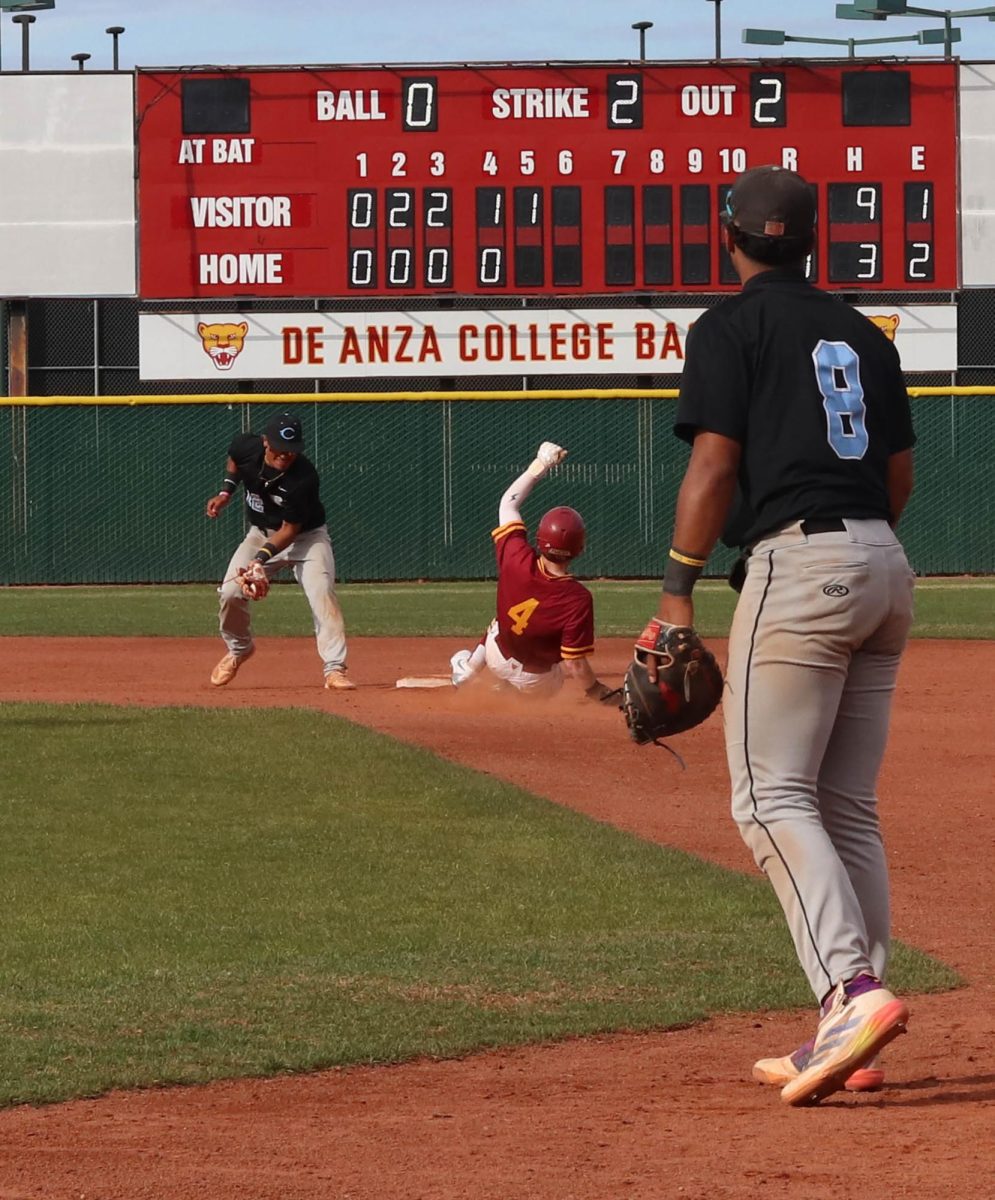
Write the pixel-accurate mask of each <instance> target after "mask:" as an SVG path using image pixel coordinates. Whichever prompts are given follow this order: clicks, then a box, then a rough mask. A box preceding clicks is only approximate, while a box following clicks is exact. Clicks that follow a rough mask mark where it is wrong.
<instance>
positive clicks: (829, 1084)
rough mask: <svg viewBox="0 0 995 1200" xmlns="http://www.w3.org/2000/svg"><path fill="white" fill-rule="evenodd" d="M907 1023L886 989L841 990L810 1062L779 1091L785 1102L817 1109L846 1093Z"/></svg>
mask: <svg viewBox="0 0 995 1200" xmlns="http://www.w3.org/2000/svg"><path fill="white" fill-rule="evenodd" d="M908 1020H909V1010H908V1006H907V1005H906V1004H905V1002H904V1001H903V1000H899V999H898V998H897V997H896V996H894V995H893V994H892V993H891V992H889V991H888V989H887V988H886V987H884V986H881V987H874V988H873V989H872V990H869V991H864V992H861V993H860V994H859V995H856V996H848V995H847V994H846V990H845V988H844V985H843V984H842V983H839V984H837V985H836V991H835V993H834V995H833V1000H832V1004H831V1005H830V1007H829V1011H828V1012H827V1013H826V1014H825V1016H824V1017H823V1018H822V1020H821V1021H820V1022H819V1028H818V1030H817V1031H816V1035H815V1045H814V1046H813V1048H812V1053H811V1055H810V1057H809V1059H808V1062H807V1063H806V1064H805V1066H804V1067H803V1068H802V1069H800V1070H799V1072H798V1075H797V1076H796V1077H795V1078H794V1079H792V1080H790V1081H789V1082H788V1083H786V1084H785V1085H784V1087H783V1088H782V1089H781V1099H782V1100H783V1101H784V1103H785V1104H791V1105H795V1106H800V1105H807V1104H818V1103H819V1101H820V1100H824V1099H825V1098H826V1096H831V1095H832V1094H833V1092H838V1091H840V1089H842V1088H845V1087H846V1085H847V1082H848V1081H849V1079H850V1077H851V1076H852V1075H853V1074H854V1073H855V1072H856V1071H858V1070H860V1069H862V1068H866V1067H867V1065H868V1063H870V1062H871V1060H872V1059H874V1058H875V1057H876V1056H877V1054H878V1051H879V1050H881V1048H882V1047H883V1046H887V1045H888V1043H889V1042H890V1041H892V1040H893V1039H894V1038H896V1037H898V1035H899V1034H900V1033H904V1032H905V1028H906V1025H907V1024H908ZM761 1061H763V1060H761Z"/></svg>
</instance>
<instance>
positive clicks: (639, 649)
mask: <svg viewBox="0 0 995 1200" xmlns="http://www.w3.org/2000/svg"><path fill="white" fill-rule="evenodd" d="M651 660H652V661H653V662H655V664H656V682H655V683H654V682H653V681H652V680H651V679H650V677H649V672H648V670H647V664H648V663H649V662H650V661H651ZM721 698H722V672H721V671H720V670H719V664H718V663H717V662H716V661H715V655H714V654H712V652H711V650H709V649H708V648H707V646H706V645H705V644H704V642H703V641H702V640H701V638H700V637H699V636H698V634H697V633H695V631H694V630H693V629H691V628H690V627H688V626H686V625H665V624H664V623H663V622H662V621H659V620H657V618H656V617H654V618H653V619H652V620H651V621H650V623H649V624H648V625H647V626H646V628H645V629H644V630H643V632H642V634H641V635H640V637H639V640H638V641H637V642H636V649H635V654H634V656H633V660H632V662H631V663H630V664H629V669H628V671H626V673H625V682H624V683H623V685H622V711H623V712H624V713H625V721H626V724H627V725H628V726H629V734H630V736H631V737H632V740H633V741H634V742H638V743H639V744H640V745H642V744H643V743H645V742H657V741H659V739H660V738H663V737H670V736H672V735H673V734H675V733H684V731H685V730H687V729H693V728H694V727H695V725H700V724H701V722H702V721H704V720H705V719H706V717H708V716H710V715H711V714H712V713H713V712H714V711H715V707H716V705H717V704H718V702H719V700H720V699H721Z"/></svg>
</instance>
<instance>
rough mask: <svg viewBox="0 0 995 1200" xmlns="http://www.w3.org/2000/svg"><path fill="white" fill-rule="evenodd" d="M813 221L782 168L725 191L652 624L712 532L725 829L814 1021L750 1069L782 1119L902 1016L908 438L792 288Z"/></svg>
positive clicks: (892, 368) (896, 368) (854, 345)
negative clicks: (892, 855)
mask: <svg viewBox="0 0 995 1200" xmlns="http://www.w3.org/2000/svg"><path fill="white" fill-rule="evenodd" d="M814 224H815V206H814V200H813V196H812V191H811V188H810V187H809V185H808V184H807V183H806V181H805V180H804V179H802V178H801V177H800V176H799V175H796V174H794V173H793V172H791V171H785V170H779V169H778V168H776V167H758V168H755V169H754V170H751V171H747V172H746V173H745V174H744V175H742V176H741V177H740V178H739V179H738V180H737V182H736V184H735V186H734V187H733V189H732V192H731V194H730V197H729V207H728V211H727V214H726V227H725V245H726V249H727V250H728V251H729V256H730V259H731V261H732V263H733V266H734V267H735V269H736V272H737V275H738V277H739V279H740V282H741V284H742V290H741V292H740V293H739V295H737V296H735V297H733V298H731V299H729V300H726V301H724V302H723V303H722V304H719V305H718V306H717V307H715V308H712V309H709V310H708V311H707V312H706V313H705V315H704V316H703V317H702V318H701V319H700V320H699V321H698V322H697V323H696V324H695V326H694V329H693V330H692V332H691V334H690V337H689V339H688V346H687V359H686V362H685V367H684V373H683V376H682V379H681V394H680V400H679V402H678V408H677V419H676V423H675V432H676V434H677V435H678V436H679V437H681V438H683V439H684V440H686V441H689V442H691V443H692V447H693V449H692V452H691V460H690V462H689V464H688V468H687V473H686V475H685V477H684V481H683V483H682V485H681V489H680V493H679V495H678V499H677V516H676V524H675V529H674V538H673V547H672V549H671V550H670V554H669V558H668V562H667V567H666V569H665V572H664V583H663V596H662V599H661V602H660V607H659V610H658V614H657V615H658V617H659V619H660V620H661V621H664V622H666V623H668V624H672V625H680V626H690V625H692V624H693V622H694V608H693V603H692V599H691V596H692V589H693V587H694V582H695V579H696V578H697V576H698V574H699V573H700V572H701V569H702V567H703V565H704V563H705V561H706V560H707V558H708V556H709V554H710V552H711V550H712V548H713V546H714V544H715V541H716V539H717V538H718V536H719V534H720V532H722V530H723V526H725V532H724V533H723V540H725V541H726V543H727V544H728V545H735V546H738V547H740V548H741V549H742V551H743V557H742V558H741V559H740V563H739V570H738V571H737V572H736V577H735V582H734V586H736V587H737V590H739V589H741V596H740V599H739V603H738V604H737V606H736V613H735V617H734V619H733V625H732V630H731V633H730V638H729V663H728V669H727V672H726V683H727V689H726V693H725V696H724V698H723V710H724V719H725V736H726V755H727V758H728V764H729V774H730V780H731V785H732V810H733V816H734V818H735V820H736V822H737V824H738V826H739V830H740V833H741V834H742V837H743V839H744V841H745V842H746V844H747V845H748V846H749V848H750V850H751V851H752V853H753V856H754V859H755V861H756V863H757V865H758V866H759V867H760V869H761V870H762V871H764V872H765V874H766V875H767V877H768V878H769V880H770V882H771V884H772V885H773V887H774V890H775V892H776V893H777V897H778V900H779V901H780V903H781V906H782V908H783V909H784V914H785V917H786V919H787V922H788V926H789V928H790V931H791V935H792V938H793V940H794V944H795V949H796V952H797V954H798V958H799V961H800V963H801V965H802V968H803V970H804V971H805V974H806V976H807V978H808V982H809V984H810V986H811V988H812V991H813V993H814V995H815V998H816V1002H817V1003H818V1004H819V1005H820V1006H821V1008H820V1020H819V1024H818V1027H817V1030H816V1035H815V1038H814V1039H813V1041H812V1042H810V1043H807V1044H806V1045H805V1046H802V1047H800V1048H799V1049H798V1050H796V1051H795V1052H794V1053H793V1054H788V1055H785V1056H784V1057H777V1058H762V1059H760V1060H759V1061H758V1062H757V1063H756V1065H755V1067H754V1077H755V1078H757V1079H758V1080H760V1081H762V1082H765V1083H776V1084H779V1085H782V1087H783V1091H782V1093H781V1094H782V1099H783V1100H784V1101H785V1102H786V1103H788V1104H792V1105H798V1104H811V1103H816V1102H818V1101H819V1100H821V1099H822V1098H823V1097H824V1096H827V1095H829V1094H830V1093H831V1092H834V1091H836V1090H838V1089H839V1088H842V1087H848V1088H850V1089H851V1090H858V1089H859V1090H863V1089H865V1088H868V1087H873V1086H875V1085H876V1086H880V1084H881V1081H882V1078H883V1076H882V1072H881V1070H880V1069H879V1068H874V1069H868V1063H869V1061H870V1060H871V1059H872V1058H873V1057H874V1056H875V1055H876V1053H877V1051H878V1050H879V1049H880V1048H881V1047H882V1046H884V1045H885V1044H886V1043H887V1042H888V1041H890V1040H891V1039H892V1038H893V1037H895V1036H896V1034H898V1033H900V1032H902V1030H903V1029H904V1028H905V1023H906V1021H907V1019H908V1010H907V1008H906V1006H905V1004H904V1003H903V1002H902V1001H901V1000H899V999H897V998H896V997H895V996H893V995H892V993H891V992H890V991H888V990H887V988H886V987H885V986H884V984H883V982H882V981H883V979H884V977H885V974H886V971H887V967H888V944H889V924H890V918H889V904H888V872H887V866H886V864H885V857H884V850H883V847H882V842H881V833H880V828H879V825H878V815H877V798H876V795H875V786H876V780H877V775H878V769H879V767H880V765H881V759H882V756H883V754H884V748H885V741H886V739H887V733H888V719H889V713H890V708H891V700H892V694H893V691H894V688H895V680H896V677H897V674H898V663H899V658H900V656H901V653H902V650H903V648H904V646H905V641H906V637H907V635H908V631H909V626H910V624H911V621H912V572H911V571H910V569H909V565H908V562H907V561H906V557H905V552H904V551H903V549H902V546H901V544H900V543H899V541H898V539H897V537H896V536H895V532H894V527H895V525H896V524H897V522H898V519H899V517H900V515H901V513H902V509H903V507H904V506H905V503H906V501H907V500H908V497H909V495H910V493H911V490H912V446H913V443H914V441H915V437H914V434H913V430H912V421H911V416H910V410H909V401H908V393H907V391H906V388H905V383H904V380H903V378H902V372H901V366H900V363H899V358H898V353H897V351H896V349H895V347H894V345H893V344H892V343H891V342H890V341H888V339H887V338H886V337H884V336H883V335H882V333H881V331H880V330H879V329H878V328H877V327H876V326H875V325H873V324H872V323H871V322H870V321H868V320H867V319H866V318H865V317H864V316H862V315H861V314H860V313H859V312H858V311H857V310H856V309H854V308H852V307H850V306H849V305H847V304H845V303H844V302H843V301H841V300H839V299H837V298H835V297H833V296H830V295H828V294H827V293H825V292H822V291H820V290H819V289H817V288H815V287H813V286H812V285H811V284H809V283H808V282H806V280H805V277H804V272H803V268H804V263H805V259H806V256H807V255H808V254H809V252H810V249H811V247H812V243H813V236H814ZM737 492H738V501H739V502H738V505H737V506H736V508H735V509H734V507H733V501H734V497H736V495H737ZM730 514H731V515H730ZM785 1049H786V1047H781V1048H779V1050H778V1053H780V1054H783V1053H784V1050H785Z"/></svg>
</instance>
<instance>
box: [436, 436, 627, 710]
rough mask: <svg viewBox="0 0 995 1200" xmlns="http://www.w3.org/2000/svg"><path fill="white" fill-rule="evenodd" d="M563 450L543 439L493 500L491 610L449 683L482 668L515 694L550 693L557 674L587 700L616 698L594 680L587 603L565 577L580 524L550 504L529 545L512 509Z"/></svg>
mask: <svg viewBox="0 0 995 1200" xmlns="http://www.w3.org/2000/svg"><path fill="white" fill-rule="evenodd" d="M566 456H567V452H566V450H564V449H563V448H562V447H561V446H557V445H556V444H555V443H553V442H543V443H542V445H541V446H540V447H539V450H538V451H537V453H536V457H535V459H534V460H533V461H532V463H531V464H530V466H529V467H528V469H527V470H526V471H524V472H523V473H522V474H521V475H520V476H519V477H518V478H517V479H516V480H515V481H514V483H512V485H511V486H510V487H509V488H508V489H507V490H506V491H505V493H504V495H503V496H502V497H501V503H500V506H499V509H498V527H497V528H496V529H495V530H494V531H493V533H492V535H491V536H492V537H493V539H494V549H495V553H496V555H497V566H498V585H497V615H496V617H495V619H494V620H493V621H492V622H491V624H490V626H489V628H488V630H487V632H486V633H485V634H484V636H483V637H482V638H481V639H480V642H479V643H478V644H477V646H476V647H475V648H474V649H473V650H472V651H470V650H460V651H459V652H458V653H456V654H454V655H453V657H452V663H451V665H452V681H453V684H454V685H455V686H456V687H463V686H464V685H466V684H468V683H471V682H472V681H473V680H474V679H475V678H477V677H478V673H480V672H483V670H484V668H485V667H486V668H487V670H488V671H489V673H490V674H491V675H492V676H493V677H495V678H496V679H498V680H500V681H501V683H503V684H505V685H510V686H511V687H513V688H515V689H516V690H517V691H518V692H519V693H522V694H528V695H532V696H551V695H553V694H555V693H556V692H557V691H559V690H560V687H561V686H562V684H563V679H564V676H566V677H567V678H569V679H570V680H571V681H572V682H573V683H575V684H576V686H577V687H578V690H582V691H583V693H584V694H585V695H586V696H587V697H588V699H591V700H595V701H600V702H605V703H617V697H618V690H617V689H612V688H609V687H608V686H607V685H606V684H603V683H601V682H600V681H599V680H598V679H597V677H596V676H595V674H594V671H593V669H592V668H591V664H590V661H589V658H590V655H591V654H592V653H593V652H594V601H593V599H592V597H591V593H590V592H589V591H588V590H587V588H586V587H584V585H583V584H582V583H581V582H580V581H579V580H577V579H574V577H573V576H572V575H571V574H570V570H569V566H570V563H571V562H572V561H573V560H574V559H575V558H577V556H578V555H579V554H581V553H582V552H583V549H584V541H585V536H586V535H585V529H584V522H583V520H582V518H581V515H580V513H578V512H576V511H575V510H574V509H572V508H565V507H561V508H552V509H550V510H549V512H547V513H546V514H545V516H544V517H543V518H542V520H540V522H539V527H538V529H537V531H536V545H535V548H533V547H532V546H531V545H530V544H529V540H528V535H527V533H526V530H525V523H524V522H523V521H522V515H521V509H520V506H521V505H522V504H523V503H524V501H525V499H526V497H527V496H528V495H529V493H530V492H531V491H532V489H533V487H534V486H535V484H536V482H537V481H538V480H540V479H542V478H543V477H544V476H545V475H546V473H547V472H548V471H549V469H550V468H551V467H554V466H556V465H558V464H559V463H561V462H562V461H563V460H564V459H565V458H566Z"/></svg>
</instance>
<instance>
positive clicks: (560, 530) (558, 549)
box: [536, 507, 585, 562]
mask: <svg viewBox="0 0 995 1200" xmlns="http://www.w3.org/2000/svg"><path fill="white" fill-rule="evenodd" d="M584 537H585V530H584V518H583V517H582V516H581V515H580V513H579V512H578V511H577V510H576V509H575V508H566V507H562V508H551V509H550V510H549V512H548V513H546V515H545V516H544V517H543V519H542V520H541V521H540V522H539V528H538V529H537V530H536V548H537V549H538V551H539V553H540V554H542V555H545V557H546V558H551V559H553V560H554V562H569V561H570V559H571V558H576V557H577V555H578V554H583V552H584Z"/></svg>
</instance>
